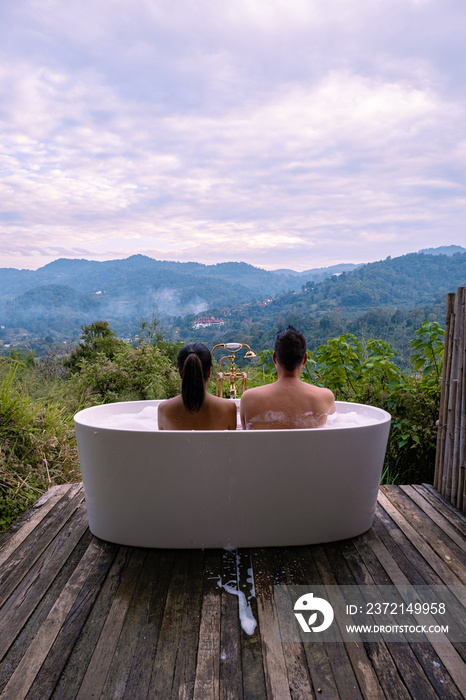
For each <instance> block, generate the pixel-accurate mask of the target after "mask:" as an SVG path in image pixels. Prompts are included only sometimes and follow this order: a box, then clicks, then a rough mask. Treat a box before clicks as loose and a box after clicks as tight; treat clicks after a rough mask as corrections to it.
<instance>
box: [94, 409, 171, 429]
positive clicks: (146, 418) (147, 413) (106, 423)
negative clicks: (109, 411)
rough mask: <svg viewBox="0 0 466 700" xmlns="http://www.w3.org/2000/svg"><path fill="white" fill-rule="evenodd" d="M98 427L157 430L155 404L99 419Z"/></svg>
mask: <svg viewBox="0 0 466 700" xmlns="http://www.w3.org/2000/svg"><path fill="white" fill-rule="evenodd" d="M98 427H99V428H111V429H112V430H147V431H154V430H158V427H159V426H158V422H157V406H146V407H145V408H143V409H142V410H141V411H139V412H138V413H118V414H116V415H115V414H113V415H110V416H106V417H105V418H101V419H99V426H98Z"/></svg>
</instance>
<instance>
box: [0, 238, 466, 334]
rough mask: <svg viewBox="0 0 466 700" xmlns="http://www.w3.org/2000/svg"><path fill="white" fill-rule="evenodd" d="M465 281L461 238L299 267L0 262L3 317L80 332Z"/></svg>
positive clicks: (345, 305)
mask: <svg viewBox="0 0 466 700" xmlns="http://www.w3.org/2000/svg"><path fill="white" fill-rule="evenodd" d="M457 248H460V250H459V251H458V250H457ZM453 249H454V250H453ZM439 250H440V251H444V250H446V251H447V254H446V253H444V252H438V251H439ZM461 251H463V252H461ZM463 285H466V251H465V249H462V248H461V247H460V246H446V247H442V248H439V249H427V250H426V251H425V252H421V253H411V254H409V255H405V256H401V257H398V258H393V259H392V258H387V259H386V260H381V261H378V262H375V263H368V264H365V265H353V264H343V263H342V264H341V265H334V266H332V267H329V268H314V269H310V270H307V271H305V272H300V273H298V272H295V271H293V270H279V271H268V270H263V269H261V268H257V267H254V266H252V265H248V264H246V263H242V262H240V263H238V262H229V263H218V264H216V265H203V264H201V263H196V262H188V263H180V262H173V261H160V260H154V259H152V258H149V257H147V256H144V255H134V256H131V257H129V258H127V259H125V260H112V261H106V262H96V261H89V260H68V259H63V258H62V259H59V260H55V261H54V262H52V263H50V264H48V265H45V266H44V267H42V268H40V269H38V270H36V271H32V270H15V269H12V268H3V269H0V326H5V327H6V329H9V330H10V329H11V330H15V329H21V330H24V331H29V332H32V333H44V332H47V330H49V329H53V330H55V331H56V332H57V333H61V334H63V335H64V336H68V335H69V336H72V337H76V334H79V328H80V326H81V325H82V324H87V323H91V322H92V321H95V320H107V321H108V322H109V323H110V325H111V327H112V328H114V329H115V330H117V332H120V333H121V332H125V333H128V332H137V330H138V329H139V328H140V324H141V322H142V321H148V320H149V321H150V320H151V319H152V318H153V317H154V316H155V317H157V319H159V320H160V321H161V322H163V325H164V327H166V328H167V329H170V334H171V335H173V337H175V336H177V334H182V337H185V335H186V333H188V331H189V329H192V322H193V319H194V318H195V317H196V315H201V314H202V315H204V314H206V313H207V314H209V315H210V314H213V315H215V314H217V315H222V316H224V317H225V319H226V321H225V329H227V328H228V326H229V325H230V326H231V324H233V323H237V324H239V323H240V322H243V319H246V320H245V321H244V322H245V323H246V325H247V326H248V327H250V326H251V324H254V323H260V324H269V325H270V324H272V325H273V323H274V322H275V320H276V319H277V317H280V318H281V317H285V316H289V315H290V314H291V315H293V314H294V316H295V317H296V319H297V322H298V321H299V319H306V318H321V317H323V316H324V315H325V314H328V313H331V312H333V311H335V310H338V311H339V313H341V314H344V315H346V316H347V317H354V316H356V315H361V314H363V313H365V312H368V311H370V310H371V309H376V308H383V307H387V306H392V307H397V308H402V309H412V308H414V307H416V306H420V305H425V304H432V303H434V302H436V301H437V300H438V299H439V298H440V297H441V296H442V295H445V294H446V293H447V292H448V291H455V290H456V289H457V287H458V286H463ZM5 332H6V330H5ZM177 337H178V336H177Z"/></svg>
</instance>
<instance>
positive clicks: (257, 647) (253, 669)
mask: <svg viewBox="0 0 466 700" xmlns="http://www.w3.org/2000/svg"><path fill="white" fill-rule="evenodd" d="M238 556H239V565H238V571H239V578H238V586H239V589H240V590H241V591H242V592H243V593H244V595H245V596H246V599H247V600H248V601H249V604H250V606H251V611H252V615H253V616H254V619H255V620H256V621H257V625H256V629H255V630H254V632H253V634H246V632H245V631H244V630H241V631H240V634H241V665H242V669H243V695H244V700H263V698H265V697H266V690H265V677H264V667H263V663H262V647H261V638H260V627H259V623H258V620H259V615H258V612H257V599H256V595H255V588H254V570H253V565H252V560H251V552H250V551H249V550H247V549H239V550H238Z"/></svg>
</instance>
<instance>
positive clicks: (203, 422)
mask: <svg viewBox="0 0 466 700" xmlns="http://www.w3.org/2000/svg"><path fill="white" fill-rule="evenodd" d="M273 361H274V364H275V367H276V368H277V381H276V382H274V383H273V384H266V385H264V386H259V387H254V388H253V389H248V390H247V391H245V392H244V394H243V396H242V397H241V404H240V417H241V425H242V427H243V428H244V429H256V430H258V429H290V428H317V427H319V426H321V425H324V424H325V422H326V420H327V416H328V415H329V414H331V413H333V412H334V411H335V397H334V395H333V393H332V392H331V391H330V390H329V389H323V388H320V387H316V386H312V385H310V384H306V383H304V382H303V381H301V379H300V376H301V370H302V368H303V367H304V365H305V364H306V361H307V353H306V339H305V338H304V336H303V334H302V333H300V332H299V331H297V330H296V329H295V328H293V327H292V326H288V328H287V329H286V330H284V331H281V332H279V333H278V334H277V338H276V341H275V348H274V353H273ZM178 369H179V372H180V375H181V395H180V396H176V397H175V398H173V399H168V400H167V401H164V402H163V403H161V404H160V405H159V409H158V423H159V430H235V429H236V404H235V403H234V402H233V401H231V400H230V399H223V398H220V397H218V396H212V395H211V394H209V393H208V392H207V385H208V382H209V378H210V374H211V372H212V358H211V355H210V352H209V350H208V349H207V348H206V346H205V345H202V344H201V343H192V344H190V345H187V346H186V347H184V348H183V349H182V350H180V352H179V355H178Z"/></svg>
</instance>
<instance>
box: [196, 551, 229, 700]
mask: <svg viewBox="0 0 466 700" xmlns="http://www.w3.org/2000/svg"><path fill="white" fill-rule="evenodd" d="M221 571H222V553H221V551H220V550H209V551H207V552H206V566H205V574H204V587H203V599H202V609H201V622H200V628H199V646H198V653H197V665H196V677H195V682H194V695H193V698H194V700H218V699H219V697H220V619H221V590H220V588H219V587H218V585H217V584H218V581H219V577H220V574H221Z"/></svg>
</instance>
